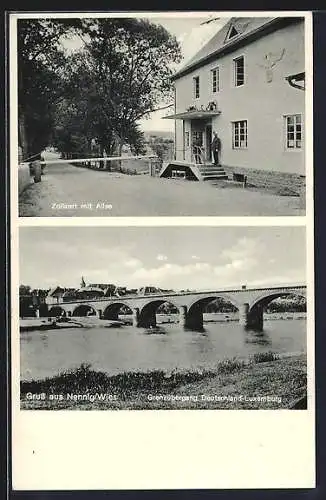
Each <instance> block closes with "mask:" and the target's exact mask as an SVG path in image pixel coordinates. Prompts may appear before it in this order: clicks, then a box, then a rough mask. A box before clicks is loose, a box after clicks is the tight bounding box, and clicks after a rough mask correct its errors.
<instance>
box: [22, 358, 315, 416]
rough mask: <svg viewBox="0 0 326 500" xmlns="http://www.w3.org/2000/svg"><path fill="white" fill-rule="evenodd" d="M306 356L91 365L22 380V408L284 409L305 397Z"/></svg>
mask: <svg viewBox="0 0 326 500" xmlns="http://www.w3.org/2000/svg"><path fill="white" fill-rule="evenodd" d="M306 387H307V382H306V356H305V355H303V354H302V355H301V354H300V355H296V356H292V357H282V358H280V359H279V357H278V355H277V354H275V353H273V352H265V353H259V354H255V355H253V356H252V357H250V358H249V359H248V360H243V359H238V358H232V359H225V360H222V361H220V362H219V363H217V365H216V367H214V369H211V370H193V371H190V370H189V371H172V372H170V373H167V372H164V371H163V370H153V371H149V372H123V373H121V374H118V375H112V376H110V375H108V374H106V373H104V372H98V371H95V370H92V369H91V367H90V366H89V365H85V364H83V365H81V366H80V367H79V368H77V369H75V370H72V371H68V372H64V373H60V374H59V375H57V376H55V377H51V378H46V379H44V380H32V381H30V382H28V381H22V382H21V408H22V409H33V410H36V409H40V410H60V409H61V410H63V409H80V410H108V409H116V410H127V409H134V410H142V409H152V410H159V409H285V408H290V407H291V406H292V404H293V403H294V402H295V401H297V400H298V399H300V398H301V397H304V396H306Z"/></svg>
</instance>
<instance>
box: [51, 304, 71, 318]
mask: <svg viewBox="0 0 326 500" xmlns="http://www.w3.org/2000/svg"><path fill="white" fill-rule="evenodd" d="M48 316H50V317H53V316H55V317H56V318H57V317H58V316H62V317H66V316H67V313H66V311H65V309H64V308H63V307H61V306H52V307H51V308H50V309H49V311H48Z"/></svg>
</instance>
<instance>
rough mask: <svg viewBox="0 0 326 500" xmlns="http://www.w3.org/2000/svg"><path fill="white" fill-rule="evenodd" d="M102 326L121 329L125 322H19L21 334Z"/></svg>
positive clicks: (56, 319) (60, 319)
mask: <svg viewBox="0 0 326 500" xmlns="http://www.w3.org/2000/svg"><path fill="white" fill-rule="evenodd" d="M99 325H100V326H101V327H103V328H113V327H117V328H118V327H120V326H123V325H124V322H123V321H116V320H100V319H98V318H93V317H85V318H76V319H72V318H50V317H49V318H22V319H20V320H19V330H20V332H34V331H44V330H45V331H47V330H59V329H66V328H90V327H92V326H94V327H95V326H99Z"/></svg>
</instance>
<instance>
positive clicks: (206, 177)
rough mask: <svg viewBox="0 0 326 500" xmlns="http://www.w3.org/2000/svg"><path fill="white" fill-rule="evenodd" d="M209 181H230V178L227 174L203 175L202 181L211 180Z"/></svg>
mask: <svg viewBox="0 0 326 500" xmlns="http://www.w3.org/2000/svg"><path fill="white" fill-rule="evenodd" d="M209 179H212V180H213V179H217V180H222V179H225V180H227V179H228V176H227V175H226V174H225V175H223V174H208V175H202V180H203V181H206V180H209Z"/></svg>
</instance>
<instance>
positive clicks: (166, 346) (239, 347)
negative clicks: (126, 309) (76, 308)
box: [20, 320, 306, 380]
mask: <svg viewBox="0 0 326 500" xmlns="http://www.w3.org/2000/svg"><path fill="white" fill-rule="evenodd" d="M266 350H268V351H271V350H272V351H274V352H293V351H296V352H297V351H305V350H306V321H305V320H297V321H289V320H288V321H286V320H275V321H266V322H265V325H264V331H263V332H254V331H245V330H244V329H243V328H242V327H241V326H240V325H239V324H238V323H236V322H231V321H230V322H228V323H227V322H225V323H206V324H205V328H204V329H203V330H201V331H194V330H184V329H183V328H182V327H181V326H180V325H179V324H164V325H161V324H160V325H158V326H156V327H153V328H146V329H142V328H134V327H133V326H123V327H121V328H109V329H108V328H103V327H98V326H95V327H88V328H71V329H64V328H63V329H60V330H52V331H48V332H46V333H45V332H40V331H34V332H28V334H27V333H22V334H21V357H20V359H21V377H22V378H23V379H26V380H28V379H29V380H30V379H31V378H36V379H37V378H44V377H48V376H53V375H56V374H57V373H59V372H61V371H64V370H70V369H71V368H74V367H77V366H80V364H81V363H89V364H91V366H92V367H93V369H94V370H101V371H105V372H107V373H111V374H116V373H119V372H121V371H137V370H141V371H147V370H153V369H164V370H167V371H169V370H173V369H176V368H178V369H194V368H207V369H209V368H213V367H214V366H216V363H217V362H218V360H220V359H223V358H227V357H229V358H232V357H234V356H238V357H248V356H249V355H252V354H254V353H259V352H265V351H266Z"/></svg>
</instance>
